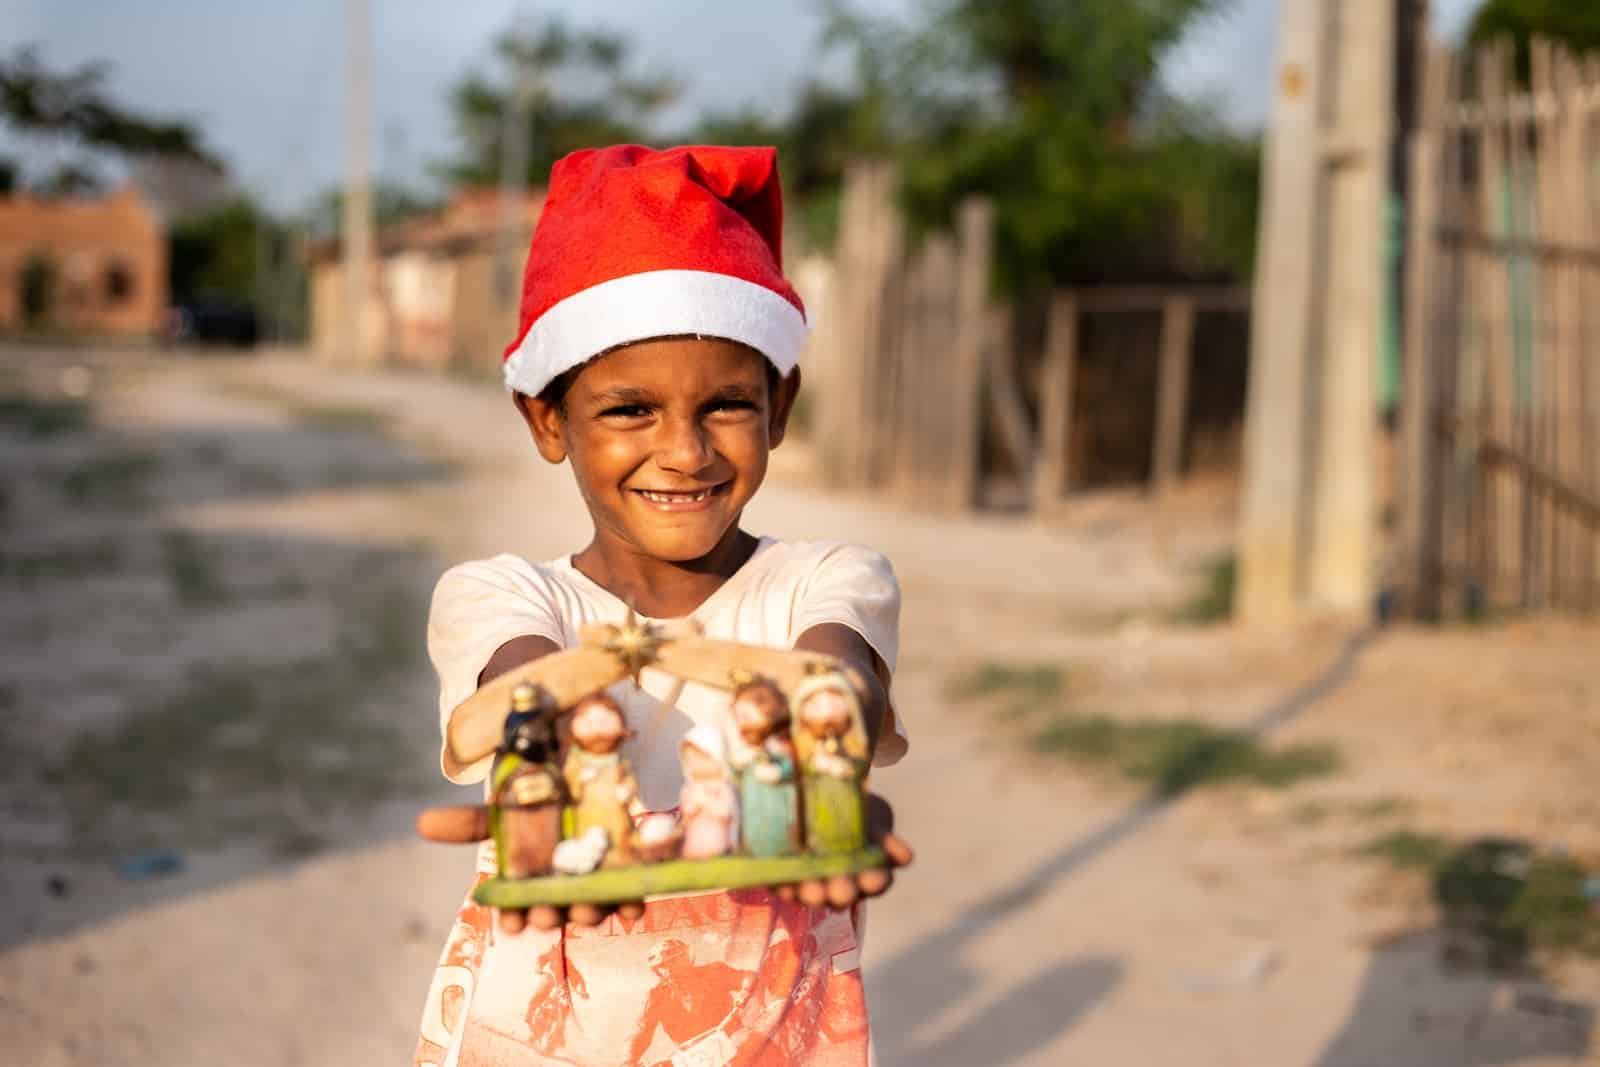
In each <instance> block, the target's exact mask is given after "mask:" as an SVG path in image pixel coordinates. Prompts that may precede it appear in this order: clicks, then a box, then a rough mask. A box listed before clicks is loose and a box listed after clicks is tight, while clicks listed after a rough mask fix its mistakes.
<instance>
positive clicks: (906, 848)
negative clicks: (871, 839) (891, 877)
mask: <svg viewBox="0 0 1600 1067" xmlns="http://www.w3.org/2000/svg"><path fill="white" fill-rule="evenodd" d="M878 847H879V848H881V849H883V854H884V855H885V856H887V857H889V862H890V864H892V865H893V866H896V867H909V866H910V865H911V861H912V860H914V859H916V853H915V852H913V851H911V846H910V845H908V844H906V842H905V839H904V838H901V837H897V836H895V835H894V834H884V835H883V837H882V838H880V839H879V840H878Z"/></svg>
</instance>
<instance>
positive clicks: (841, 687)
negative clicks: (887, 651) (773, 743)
mask: <svg viewBox="0 0 1600 1067" xmlns="http://www.w3.org/2000/svg"><path fill="white" fill-rule="evenodd" d="M794 706H795V715H796V720H797V722H796V729H795V731H794V741H795V750H796V753H797V755H798V756H799V761H800V795H801V797H802V800H803V802H804V805H805V838H806V847H807V848H808V849H810V850H811V851H812V852H817V853H823V854H827V853H839V852H854V851H856V850H858V849H861V848H865V847H866V843H867V821H866V798H865V794H864V791H863V783H864V782H865V780H866V777H867V765H868V755H869V753H868V752H867V731H866V727H865V725H864V723H863V721H862V718H861V701H860V699H859V698H858V697H857V696H856V691H855V687H854V686H852V685H851V684H850V682H849V679H847V678H846V677H845V676H844V675H842V674H840V673H839V672H837V671H825V672H820V673H817V674H813V675H811V676H809V677H807V678H806V679H805V680H803V681H802V682H801V683H800V684H799V685H798V686H796V687H795V693H794Z"/></svg>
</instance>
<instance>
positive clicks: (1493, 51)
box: [1473, 45, 1523, 601]
mask: <svg viewBox="0 0 1600 1067" xmlns="http://www.w3.org/2000/svg"><path fill="white" fill-rule="evenodd" d="M1476 68H1477V75H1478V98H1479V99H1480V100H1481V101H1483V102H1484V103H1485V106H1486V107H1489V108H1490V109H1491V111H1493V112H1494V113H1495V114H1502V113H1503V112H1504V108H1503V106H1502V105H1503V102H1504V99H1505V96H1506V52H1505V50H1504V49H1502V48H1499V47H1496V46H1492V45H1491V46H1487V47H1485V48H1483V49H1481V50H1480V51H1479V53H1478V56H1477V57H1476ZM1508 140H1509V137H1508V133H1507V129H1506V126H1505V123H1504V122H1503V121H1502V122H1496V123H1493V124H1486V125H1485V126H1484V128H1483V131H1482V135H1481V141H1480V149H1481V150H1480V153H1479V158H1480V160H1481V163H1482V169H1481V171H1480V172H1479V177H1478V181H1479V209H1480V212H1481V222H1480V227H1481V229H1482V230H1483V232H1485V233H1487V234H1489V235H1490V236H1492V237H1500V238H1504V237H1505V236H1506V235H1507V225H1506V222H1505V219H1504V211H1505V205H1506V204H1508V203H1510V194H1509V187H1508V184H1507V183H1508V181H1509V175H1508V173H1507V165H1506V160H1507V153H1508V148H1507V141H1508ZM1503 198H1504V199H1503ZM1476 258H1477V273H1478V282H1479V284H1478V286H1476V287H1475V288H1477V290H1478V291H1477V294H1476V299H1475V300H1474V301H1473V305H1474V306H1475V307H1476V308H1477V309H1478V311H1477V313H1478V315H1479V316H1480V321H1481V325H1482V331H1481V336H1482V338H1483V341H1484V346H1483V372H1482V373H1483V388H1482V397H1483V404H1484V406H1485V408H1486V409H1487V413H1488V416H1489V417H1488V433H1489V435H1490V436H1491V437H1493V438H1495V439H1496V440H1498V441H1500V442H1502V443H1509V442H1510V441H1511V440H1512V439H1513V436H1514V433H1515V431H1516V429H1517V425H1516V419H1515V412H1516V404H1517V397H1516V392H1515V383H1516V379H1515V376H1514V374H1513V370H1512V361H1513V358H1514V357H1513V351H1512V330H1513V328H1514V323H1513V314H1512V307H1511V286H1510V283H1509V281H1508V278H1507V272H1508V271H1509V269H1510V264H1509V262H1508V261H1506V260H1504V259H1500V258H1495V259H1490V258H1489V257H1487V256H1479V257H1476ZM1487 489H1488V492H1489V493H1491V494H1492V495H1493V500H1492V501H1490V502H1489V504H1490V509H1491V510H1492V512H1493V521H1494V524H1495V528H1494V529H1493V530H1490V531H1485V533H1486V535H1487V536H1488V537H1489V538H1490V541H1491V543H1492V548H1493V556H1492V558H1490V559H1489V560H1488V571H1487V574H1486V575H1485V576H1484V577H1485V579H1486V580H1487V581H1489V582H1490V583H1491V584H1490V585H1489V587H1488V588H1486V589H1485V595H1486V596H1487V597H1488V598H1489V599H1490V600H1491V601H1492V600H1495V599H1497V598H1498V596H1499V592H1500V591H1499V589H1498V588H1497V585H1496V584H1494V583H1497V582H1498V580H1499V579H1500V578H1501V577H1502V576H1506V575H1520V573H1521V570H1522V550H1521V544H1522V532H1523V530H1522V524H1521V522H1520V521H1519V520H1520V517H1521V513H1522V497H1521V494H1520V493H1519V486H1518V484H1517V482H1516V480H1515V478H1513V477H1512V476H1511V475H1509V474H1507V473H1505V472H1496V473H1495V474H1494V476H1493V477H1492V478H1491V479H1490V483H1489V485H1488V487H1487ZM1519 586H1520V583H1519ZM1517 595H1518V596H1520V595H1521V590H1520V588H1519V590H1518V594H1517Z"/></svg>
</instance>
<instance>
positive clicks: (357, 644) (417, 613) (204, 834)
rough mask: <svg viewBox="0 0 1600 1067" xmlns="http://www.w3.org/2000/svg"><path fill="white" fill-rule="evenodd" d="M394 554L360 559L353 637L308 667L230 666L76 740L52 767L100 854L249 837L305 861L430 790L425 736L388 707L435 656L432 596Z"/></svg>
mask: <svg viewBox="0 0 1600 1067" xmlns="http://www.w3.org/2000/svg"><path fill="white" fill-rule="evenodd" d="M391 557H392V554H388V553H385V554H382V555H381V556H379V557H375V558H371V559H367V560H358V561H357V562H356V563H355V565H353V566H351V567H350V568H349V569H348V570H347V571H346V576H347V578H348V581H349V585H348V588H347V589H345V590H343V591H342V595H339V596H338V597H337V598H336V599H335V600H334V602H335V603H336V604H337V606H338V610H339V615H340V621H339V625H338V630H337V632H339V633H340V634H341V635H342V636H341V639H340V640H339V642H338V643H337V645H336V646H335V647H333V648H331V649H329V650H328V652H327V654H325V655H317V656H312V657H307V658H304V659H300V660H298V661H294V662H282V663H262V662H248V661H245V662H241V661H228V662H222V663H217V664H212V665H208V666H206V667H203V668H201V669H198V670H194V671H192V672H191V673H190V674H189V676H188V677H187V679H186V680H185V681H184V682H183V684H182V685H181V686H180V687H178V689H177V690H176V691H175V692H171V693H168V694H166V695H165V696H162V697H160V698H157V699H154V700H150V701H148V702H146V703H144V704H142V705H140V706H135V707H132V708H130V709H128V712H127V714H126V715H125V716H124V717H123V718H122V719H121V720H120V722H118V723H117V724H115V725H113V726H111V727H109V728H105V729H95V730H91V731H86V732H84V733H83V734H81V735H80V736H78V737H76V738H74V739H73V740H72V741H71V742H70V743H69V745H68V746H67V748H66V749H65V751H64V752H63V754H62V757H61V758H60V759H59V761H57V762H54V763H53V764H52V765H50V766H48V767H47V768H46V770H45V775H44V781H45V784H47V785H49V786H51V787H53V788H54V789H55V790H57V791H58V796H59V797H60V803H61V804H62V806H63V807H64V808H65V810H66V811H67V812H68V814H69V816H70V818H71V825H72V827H73V838H72V840H73V847H74V848H75V849H76V850H78V851H81V852H84V853H87V854H96V853H103V852H104V851H105V850H107V849H113V848H114V849H116V850H118V851H126V850H127V849H129V848H137V847H145V846H148V845H153V844H158V843H166V844H174V843H175V844H178V845H180V846H182V847H207V846H212V845H217V844H221V843H224V842H226V841H227V840H229V839H230V838H231V837H233V836H235V835H249V836H252V837H260V838H261V839H263V840H265V841H266V842H267V843H268V844H269V845H270V846H272V847H274V848H278V849H280V850H286V851H288V852H290V853H294V854H303V853H304V852H305V851H306V850H307V849H309V848H311V847H314V846H313V845H312V844H311V842H313V841H317V840H320V839H321V835H322V833H323V832H324V830H325V828H326V826H327V825H328V824H329V823H332V822H336V821H337V820H339V819H340V818H345V817H348V816H350V815H352V814H355V815H359V814H360V813H361V812H362V811H364V810H366V809H368V808H370V807H371V806H372V805H373V804H375V803H376V802H378V801H381V800H383V799H385V798H387V797H390V796H394V795H397V794H399V793H401V792H404V791H408V790H414V789H416V788H417V786H418V785H419V777H420V776H419V768H420V767H421V766H423V761H421V760H420V759H419V758H418V757H419V754H418V752H417V751H416V745H415V738H416V737H417V736H418V735H417V734H416V733H415V731H412V730H410V729H408V728H407V727H406V726H404V725H403V724H402V723H401V722H399V721H397V719H396V717H395V716H394V715H393V714H391V713H390V710H389V709H388V708H387V707H386V705H385V704H384V702H385V701H386V700H391V699H394V698H395V697H394V696H393V695H391V694H390V693H389V691H390V690H392V689H393V688H394V682H395V679H396V678H397V677H398V675H399V674H400V672H403V671H408V670H410V669H411V668H412V667H413V666H414V665H415V664H416V663H417V661H418V660H419V658H420V657H421V655H422V652H421V648H420V638H419V636H418V632H417V626H418V619H420V618H421V617H422V615H423V610H424V608H423V604H422V602H421V600H420V597H419V596H418V595H417V594H416V593H415V591H413V590H412V589H411V588H410V587H409V586H404V585H401V584H399V583H398V582H397V581H396V576H395V571H394V559H393V558H391Z"/></svg>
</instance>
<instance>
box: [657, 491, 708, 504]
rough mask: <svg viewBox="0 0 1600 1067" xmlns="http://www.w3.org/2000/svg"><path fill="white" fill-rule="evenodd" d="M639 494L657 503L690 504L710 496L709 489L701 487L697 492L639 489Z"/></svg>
mask: <svg viewBox="0 0 1600 1067" xmlns="http://www.w3.org/2000/svg"><path fill="white" fill-rule="evenodd" d="M639 495H640V496H642V497H644V498H645V499H646V500H653V501H655V502H656V503H657V504H692V503H696V502H698V501H701V500H704V499H705V498H706V497H708V496H710V495H711V490H709V489H702V490H701V491H700V492H698V493H653V492H651V491H650V490H648V489H641V490H639Z"/></svg>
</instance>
